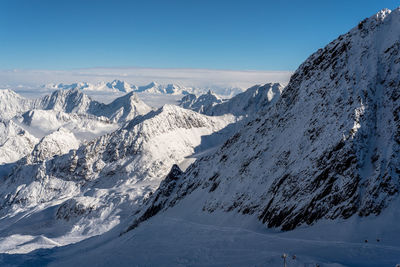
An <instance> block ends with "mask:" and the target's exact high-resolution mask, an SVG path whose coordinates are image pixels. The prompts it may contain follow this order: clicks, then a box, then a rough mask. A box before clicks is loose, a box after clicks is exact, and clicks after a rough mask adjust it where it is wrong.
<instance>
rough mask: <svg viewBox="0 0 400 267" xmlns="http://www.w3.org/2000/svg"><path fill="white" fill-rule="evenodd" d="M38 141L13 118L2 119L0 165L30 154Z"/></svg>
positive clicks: (0, 124)
mask: <svg viewBox="0 0 400 267" xmlns="http://www.w3.org/2000/svg"><path fill="white" fill-rule="evenodd" d="M38 141H39V140H38V139H37V138H36V137H35V136H33V135H32V134H30V133H29V132H28V131H26V130H24V129H23V128H22V127H20V126H18V125H17V124H16V123H14V122H13V121H12V120H9V121H4V122H3V121H0V165H1V164H4V163H10V162H14V161H17V160H19V159H20V158H22V157H23V156H25V155H28V154H29V153H30V152H31V151H32V149H33V148H34V146H35V145H36V143H37V142H38Z"/></svg>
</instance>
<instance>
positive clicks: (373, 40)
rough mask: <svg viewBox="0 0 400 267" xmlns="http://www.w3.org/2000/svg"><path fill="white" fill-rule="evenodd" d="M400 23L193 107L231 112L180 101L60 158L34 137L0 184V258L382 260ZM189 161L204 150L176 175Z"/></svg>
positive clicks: (383, 23) (396, 148)
mask: <svg viewBox="0 0 400 267" xmlns="http://www.w3.org/2000/svg"><path fill="white" fill-rule="evenodd" d="M399 30H400V9H396V10H394V11H390V10H382V11H380V12H379V13H377V14H376V15H374V16H372V17H370V18H368V19H366V20H364V21H362V22H361V23H360V24H359V25H358V26H357V27H355V28H353V29H352V30H351V31H350V32H348V33H346V34H344V35H342V36H339V38H337V39H336V40H334V41H333V42H331V43H330V44H328V45H327V46H326V47H324V48H323V49H320V50H318V51H317V52H315V53H314V54H312V55H311V56H310V57H309V58H308V59H307V60H306V61H305V62H304V63H303V64H301V65H300V67H299V68H298V69H297V71H296V72H295V73H294V74H293V76H292V77H291V79H290V82H289V84H288V85H287V87H285V89H284V90H283V88H282V86H281V85H279V84H266V85H263V86H255V87H252V88H250V89H248V90H247V91H246V92H244V93H243V94H240V95H238V96H237V97H236V98H232V99H231V100H228V101H222V103H214V102H213V101H215V99H214V98H213V95H212V94H211V93H210V94H207V95H205V96H203V98H202V99H204V100H201V101H199V102H198V103H199V106H200V107H201V108H199V109H198V111H200V112H203V113H210V114H213V115H216V114H233V115H225V116H218V117H217V116H207V115H204V114H201V113H198V112H194V111H192V110H189V109H191V108H192V107H193V105H194V104H195V103H196V101H197V100H198V98H197V97H195V96H193V95H189V96H187V97H186V98H184V99H183V100H182V101H181V105H182V106H183V107H185V108H186V109H184V108H181V107H177V106H171V105H166V106H164V107H163V108H161V109H159V110H157V111H151V112H149V113H147V114H145V115H139V116H136V117H135V118H134V119H132V120H128V121H126V122H125V124H123V126H122V127H121V128H120V129H119V130H117V131H114V132H112V133H109V134H106V135H103V136H101V137H98V138H96V139H94V140H92V141H90V142H89V143H88V144H86V145H81V146H80V147H79V148H78V149H77V150H71V151H69V153H68V154H64V155H57V154H60V153H64V152H58V150H57V149H56V148H57V147H60V148H63V147H64V146H63V144H60V145H57V144H55V143H54V142H53V141H52V140H53V139H52V138H51V137H49V138H48V139H46V140H45V139H42V141H41V145H42V144H43V147H44V148H46V149H47V148H49V152H50V153H47V152H48V151H47V150H46V149H44V148H41V149H39V150H40V151H43V153H38V152H36V149H35V150H34V152H33V153H32V154H31V155H30V156H27V157H26V158H24V159H23V160H21V161H19V162H18V165H17V166H16V167H15V168H14V169H13V170H11V171H10V172H9V173H8V175H7V176H6V177H4V178H3V179H2V180H1V182H0V222H1V223H0V237H1V238H0V250H1V251H3V252H6V253H26V252H29V251H32V250H33V249H36V248H38V247H42V248H49V247H53V246H58V245H60V246H62V245H65V244H70V243H73V242H77V241H80V240H82V239H84V238H87V237H89V236H94V235H100V234H101V235H100V236H98V237H94V238H91V239H87V240H85V241H83V242H80V243H77V244H75V245H71V246H67V247H63V248H59V249H52V250H39V251H37V252H32V253H31V254H28V255H11V256H9V255H4V256H3V257H2V258H0V263H4V264H15V263H17V264H19V263H23V264H31V265H34V264H36V265H40V264H43V263H46V264H47V263H50V265H52V266H58V267H59V266H71V265H87V266H91V265H103V266H107V265H110V264H117V265H128V266H129V265H132V264H138V265H154V266H158V265H167V266H175V265H184V266H187V265H200V264H201V265H217V266H227V265H229V266H243V265H254V266H259V265H269V266H279V265H282V258H281V256H282V254H283V253H286V252H289V253H290V254H289V255H290V256H288V257H287V258H285V260H287V262H289V263H290V266H304V265H313V266H315V265H316V262H319V261H321V262H322V264H321V266H324V265H325V264H326V265H327V266H343V265H344V266H394V265H395V264H396V263H397V261H398V255H399V251H400V247H399V244H398V239H399V236H400V226H399V224H398V219H399V218H400V212H399V208H398V207H399V205H400V198H399V197H398V192H399V190H400V177H399V175H400V169H399V163H400V162H399V161H400V131H399V129H400V119H399V116H400V93H399V92H400V87H399V85H400V77H399V75H398V73H399V71H400V35H398V34H396V33H398V32H399ZM77 103H81V102H79V101H78V102H77ZM61 106H62V107H63V109H62V110H63V111H64V112H65V111H66V110H69V109H66V106H65V105H61ZM77 106H79V107H82V110H85V112H87V110H88V109H86V107H87V105H77ZM89 106H90V105H89ZM72 110H81V108H76V109H72ZM250 115H251V116H250ZM237 116H247V120H246V121H244V123H243V124H241V125H242V127H241V129H240V130H239V131H237V132H236V134H234V135H233V136H232V137H230V138H229V139H227V140H226V141H225V142H224V143H223V144H222V145H221V146H218V144H213V145H217V148H213V150H211V151H205V150H200V151H199V150H198V148H199V147H200V148H201V147H207V146H206V144H205V143H207V142H210V143H212V142H213V141H214V140H215V138H217V139H218V135H220V134H221V133H224V132H225V131H226V128H229V127H227V126H228V124H229V123H232V122H235V120H236V118H237ZM107 117H109V118H110V117H111V116H107ZM17 126H18V125H17ZM60 131H64V130H63V129H61V130H60ZM65 134H69V133H68V132H66V133H65ZM55 135H57V134H55ZM71 143H73V141H71ZM37 147H39V145H38V146H37ZM61 150H62V149H60V151H61ZM195 152H197V153H198V156H199V155H204V156H203V157H201V158H200V159H198V160H196V161H195V162H194V163H193V164H191V165H190V166H189V167H188V168H187V169H186V170H181V169H180V167H179V165H181V166H182V165H183V164H182V162H185V161H186V160H187V158H188V157H190V156H192V154H193V153H195ZM202 153H203V154H202ZM41 155H44V156H43V157H41ZM27 162H31V164H26V163H27ZM1 172H4V170H0V173H1ZM267 228H274V229H267ZM281 230H284V231H281ZM288 230H291V231H288ZM107 231H108V232H107ZM285 231H287V232H285ZM105 232H107V233H105ZM155 252H157V253H155ZM318 265H320V264H318Z"/></svg>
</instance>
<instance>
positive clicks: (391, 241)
mask: <svg viewBox="0 0 400 267" xmlns="http://www.w3.org/2000/svg"><path fill="white" fill-rule="evenodd" d="M193 201H195V199H193ZM188 210H190V207H186V206H178V207H176V208H174V209H171V210H169V211H167V212H165V213H163V214H162V215H160V216H158V217H155V218H154V219H153V220H151V221H148V222H146V223H143V225H142V226H141V227H139V228H137V229H135V230H133V231H130V232H128V233H126V234H123V235H121V236H120V233H121V232H122V231H123V230H124V228H125V227H126V226H127V224H128V222H129V220H126V221H123V222H121V224H120V225H119V226H117V227H115V228H114V229H113V230H111V231H110V232H108V233H105V234H103V235H102V236H97V237H93V238H91V239H88V240H86V241H83V242H81V243H77V244H74V245H70V246H66V247H60V248H53V249H42V250H37V251H34V252H32V253H28V254H19V255H18V254H2V255H1V257H0V262H1V264H2V266H43V265H48V266H283V260H282V258H281V255H282V254H283V253H286V254H288V255H289V256H288V258H287V263H288V265H287V266H302V267H303V266H316V264H319V266H331V267H333V266H334V267H339V266H360V267H361V266H371V267H372V266H376V267H378V266H395V265H396V264H397V263H400V260H399V255H400V245H399V243H398V238H397V237H398V236H399V234H400V226H399V224H398V223H397V221H396V219H397V218H398V217H399V216H400V214H399V211H398V210H395V211H393V210H388V211H386V212H385V213H384V214H382V216H380V217H377V218H367V219H365V218H364V219H360V218H357V217H353V218H351V219H349V220H347V221H344V220H336V221H321V222H319V223H317V224H316V225H314V226H313V227H304V228H299V229H296V230H294V231H290V232H280V231H278V230H274V229H270V230H268V229H265V228H264V227H262V225H260V224H259V223H258V222H257V221H256V220H254V218H252V217H251V216H243V215H239V214H230V215H229V216H227V214H226V213H215V214H204V213H202V214H192V213H190V212H188ZM378 239H379V242H378V241H377V240H378ZM365 240H368V243H366V242H365ZM28 243H29V242H28ZM293 256H295V259H293Z"/></svg>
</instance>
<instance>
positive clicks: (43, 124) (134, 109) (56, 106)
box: [0, 89, 151, 163]
mask: <svg viewBox="0 0 400 267" xmlns="http://www.w3.org/2000/svg"><path fill="white" fill-rule="evenodd" d="M0 106H1V107H2V113H1V115H0V116H1V118H0V119H2V120H3V121H4V122H3V123H2V127H3V131H2V132H0V139H1V142H0V162H1V163H11V162H14V161H17V160H19V159H21V158H22V157H24V156H26V155H28V154H29V153H30V152H31V151H32V149H33V147H34V146H35V145H36V144H37V142H38V141H39V140H40V139H42V138H43V137H45V136H46V135H48V134H51V133H53V132H54V131H57V130H58V129H59V128H60V127H64V128H65V129H68V130H69V131H71V132H72V133H73V134H74V136H75V138H77V139H78V140H79V142H80V143H81V142H87V141H90V140H92V139H93V138H95V137H98V136H100V135H103V134H106V133H109V132H112V131H115V130H116V129H117V128H118V127H119V125H118V124H117V123H119V124H123V123H124V122H125V121H126V120H131V119H133V118H135V117H136V116H139V115H143V114H146V113H148V112H149V111H150V110H151V108H150V107H149V106H147V105H146V104H145V103H143V102H142V101H141V100H140V99H139V98H138V97H137V96H136V95H135V94H133V93H128V94H126V95H124V96H121V97H119V98H117V99H115V100H114V101H113V102H112V103H110V104H107V105H106V104H103V103H100V102H97V101H94V100H92V99H91V98H90V97H88V96H87V95H85V94H84V93H82V92H81V91H79V90H77V89H71V90H58V91H54V92H53V93H52V94H50V95H47V96H44V97H42V98H39V99H35V100H31V99H26V98H23V97H21V96H19V95H18V94H15V93H14V92H12V91H10V90H2V91H0ZM10 119H12V121H10ZM56 136H58V137H59V138H62V135H60V134H59V135H56ZM53 137H54V136H53ZM59 142H64V140H59ZM64 143H65V142H64ZM15 148H16V149H15ZM72 148H76V145H75V142H72V143H71V146H70V149H72ZM62 151H67V150H66V148H65V149H63V150H62ZM57 153H58V152H57ZM45 154H46V153H45Z"/></svg>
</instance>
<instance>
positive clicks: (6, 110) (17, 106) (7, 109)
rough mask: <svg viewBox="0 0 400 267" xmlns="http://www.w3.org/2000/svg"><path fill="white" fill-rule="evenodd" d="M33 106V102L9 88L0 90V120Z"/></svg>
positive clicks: (7, 118) (9, 117)
mask: <svg viewBox="0 0 400 267" xmlns="http://www.w3.org/2000/svg"><path fill="white" fill-rule="evenodd" d="M32 108H35V102H34V101H32V100H30V99H27V98H25V97H22V96H20V95H19V94H17V93H15V92H14V91H11V90H9V89H2V90H0V120H3V121H4V120H9V119H11V118H12V117H14V116H15V115H17V114H19V113H22V112H25V111H27V110H29V109H32Z"/></svg>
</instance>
